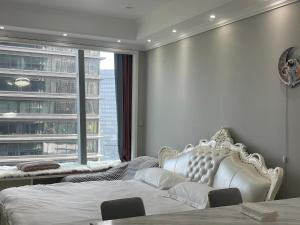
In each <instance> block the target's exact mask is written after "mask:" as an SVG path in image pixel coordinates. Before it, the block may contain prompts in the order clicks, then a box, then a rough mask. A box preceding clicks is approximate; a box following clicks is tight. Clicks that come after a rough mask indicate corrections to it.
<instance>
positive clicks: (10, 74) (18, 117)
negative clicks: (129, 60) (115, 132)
mask: <svg viewBox="0 0 300 225" xmlns="http://www.w3.org/2000/svg"><path fill="white" fill-rule="evenodd" d="M101 60H103V58H101V57H100V52H99V51H90V50H88V51H85V73H86V82H85V85H86V113H87V127H86V129H87V152H88V158H89V159H93V160H97V159H101V158H104V159H110V158H111V157H109V156H107V157H106V156H105V155H104V156H103V154H102V151H101V148H100V143H101V137H102V136H103V135H102V134H101V129H100V125H101V121H102V123H104V124H105V123H107V122H106V119H105V118H103V119H101V120H100V109H101V108H105V107H107V106H106V105H105V104H104V103H106V102H105V101H102V99H101V94H100V92H102V94H104V95H105V93H103V91H100V90H101V88H100V84H101V80H102V78H101V75H100V62H101ZM112 75H113V71H112ZM76 76H77V75H76V49H71V48H62V47H51V46H45V45H28V44H18V43H4V42H0V157H1V160H0V161H1V162H2V163H4V164H5V163H6V164H9V163H11V162H16V161H23V160H24V159H30V158H34V159H36V158H44V157H51V158H53V159H55V160H59V161H65V160H67V161H69V160H75V159H76V158H77V125H76V123H77V116H78V115H77V112H76V111H77V110H76V98H77V88H76V87H77V85H76ZM112 88H114V86H113V87H112ZM105 90H107V91H109V92H112V91H113V92H114V91H115V89H113V90H109V88H105ZM104 92H105V91H104ZM110 104H114V105H115V102H114V103H112V102H110ZM112 107H115V106H112ZM104 129H105V128H104ZM104 136H105V135H104ZM103 151H105V150H103ZM101 156H103V157H101Z"/></svg>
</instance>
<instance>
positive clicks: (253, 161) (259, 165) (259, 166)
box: [159, 140, 283, 201]
mask: <svg viewBox="0 0 300 225" xmlns="http://www.w3.org/2000/svg"><path fill="white" fill-rule="evenodd" d="M197 147H198V148H201V147H205V148H210V149H212V150H213V151H221V150H222V151H224V149H227V150H229V151H230V152H231V154H234V153H236V154H238V156H239V159H240V160H241V162H242V163H245V164H246V165H248V166H251V167H254V168H255V169H256V171H257V172H258V173H259V174H260V175H261V176H263V177H265V178H267V179H268V180H269V181H270V184H271V185H270V189H269V191H268V194H267V196H266V198H265V201H270V200H274V199H275V197H276V194H277V192H278V190H279V188H280V185H281V183H282V179H283V169H282V168H280V167H276V168H274V169H273V168H267V166H266V164H265V160H264V158H263V156H262V155H261V154H259V153H252V154H249V153H248V152H247V151H246V146H245V145H244V144H242V143H236V144H233V143H232V142H230V141H225V142H222V143H221V144H218V143H216V141H208V140H200V141H199V144H198V145H196V146H193V145H192V144H188V145H186V146H185V148H184V149H183V151H178V150H175V149H173V148H171V147H168V146H165V147H163V148H161V149H160V151H159V163H160V165H163V164H164V161H165V160H166V159H170V158H174V157H177V156H179V155H181V154H184V153H186V152H189V151H191V150H193V149H195V148H197Z"/></svg>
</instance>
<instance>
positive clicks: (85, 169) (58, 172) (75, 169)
mask: <svg viewBox="0 0 300 225" xmlns="http://www.w3.org/2000/svg"><path fill="white" fill-rule="evenodd" d="M119 163H120V161H119V160H113V161H99V162H92V161H90V162H88V164H87V165H80V164H78V163H70V162H69V163H61V164H60V168H58V169H51V170H38V171H32V172H23V171H20V170H18V169H17V167H16V166H0V180H17V179H29V178H42V177H62V176H64V175H69V174H77V173H92V172H99V171H101V170H105V169H108V168H109V167H113V166H116V165H118V164H119Z"/></svg>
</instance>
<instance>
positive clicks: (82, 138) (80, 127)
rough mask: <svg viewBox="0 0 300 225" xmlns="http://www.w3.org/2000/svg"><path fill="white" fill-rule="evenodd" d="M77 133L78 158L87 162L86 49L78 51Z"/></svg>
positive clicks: (82, 162)
mask: <svg viewBox="0 0 300 225" xmlns="http://www.w3.org/2000/svg"><path fill="white" fill-rule="evenodd" d="M76 61H77V80H76V81H77V133H78V160H79V163H80V164H83V165H86V164H87V150H86V142H87V141H86V110H85V105H86V104H85V71H84V50H78V51H77V57H76Z"/></svg>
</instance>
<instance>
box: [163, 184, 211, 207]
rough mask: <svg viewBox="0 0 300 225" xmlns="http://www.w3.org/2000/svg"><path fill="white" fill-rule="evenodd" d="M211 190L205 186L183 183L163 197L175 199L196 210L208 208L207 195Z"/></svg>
mask: <svg viewBox="0 0 300 225" xmlns="http://www.w3.org/2000/svg"><path fill="white" fill-rule="evenodd" d="M212 190H214V188H212V187H210V186H208V185H207V184H201V183H196V182H184V183H180V184H177V185H176V186H174V187H172V188H171V189H170V190H168V194H167V195H165V197H168V198H172V199H175V200H177V201H179V202H183V203H185V204H187V205H189V206H191V207H194V208H197V209H204V208H208V207H209V201H208V193H209V192H210V191H212Z"/></svg>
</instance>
